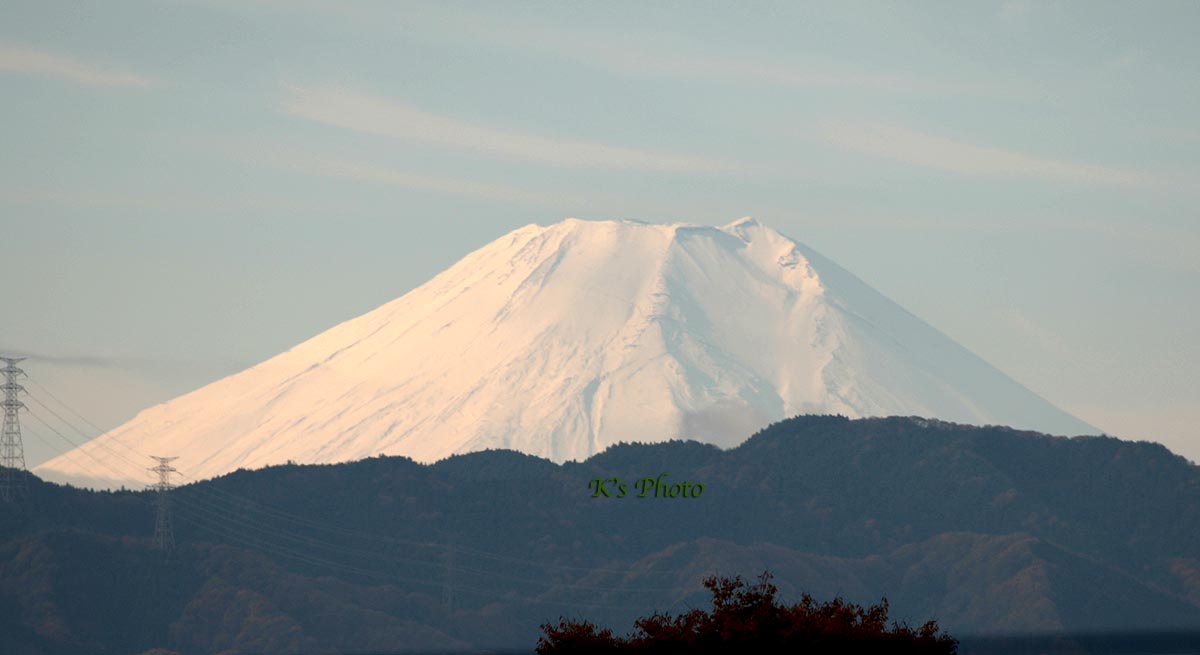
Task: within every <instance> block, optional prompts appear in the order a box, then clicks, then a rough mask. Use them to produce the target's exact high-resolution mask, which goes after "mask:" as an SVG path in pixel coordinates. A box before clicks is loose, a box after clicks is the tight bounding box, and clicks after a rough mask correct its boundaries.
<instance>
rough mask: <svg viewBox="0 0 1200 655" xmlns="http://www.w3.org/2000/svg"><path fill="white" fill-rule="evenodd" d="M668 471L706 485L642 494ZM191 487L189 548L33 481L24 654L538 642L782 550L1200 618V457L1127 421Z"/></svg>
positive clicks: (13, 595) (927, 609)
mask: <svg viewBox="0 0 1200 655" xmlns="http://www.w3.org/2000/svg"><path fill="white" fill-rule="evenodd" d="M177 464H178V466H179V467H180V469H181V470H184V471H186V470H187V465H188V463H187V462H185V461H179V462H178V463H177ZM664 473H665V474H666V475H665V476H663V477H662V478H661V480H662V483H663V484H662V485H661V486H660V488H661V489H671V488H672V487H670V486H668V485H670V484H674V483H679V484H680V487H677V488H674V490H676V491H679V490H682V489H683V488H684V487H683V483H684V482H687V483H688V487H687V488H688V489H689V490H690V491H689V492H688V493H687V494H680V495H677V496H676V497H664V496H663V495H662V494H659V497H653V494H652V493H648V494H647V497H639V496H638V494H639V491H641V489H642V488H644V487H646V486H649V485H648V484H642V485H641V486H638V484H637V481H638V480H642V479H644V478H647V477H650V478H655V479H656V480H658V479H659V476H660V474H664ZM612 479H616V482H615V483H614V482H612V481H611V480H612ZM595 480H601V481H604V480H609V482H606V483H604V485H603V486H604V489H605V491H608V492H609V493H610V494H611V496H610V497H603V496H602V497H595V495H594V494H595V492H596V491H597V484H596V483H595V482H593V481H595ZM621 483H624V484H625V485H626V489H627V491H626V495H625V496H624V497H620V493H619V491H618V490H619V485H620V484H621ZM698 484H702V485H703V492H702V493H700V494H699V496H698V497H694V494H695V493H696V489H697V486H696V485H698ZM170 498H171V501H172V516H173V518H174V523H175V526H174V528H175V529H174V532H175V538H176V541H177V543H178V546H177V547H176V548H175V549H174V550H173V551H172V552H171V553H170V555H169V556H167V557H164V556H163V555H162V554H161V553H159V552H158V551H155V550H154V549H152V548H151V543H150V542H151V536H152V534H153V530H154V524H155V501H156V498H155V494H153V493H152V492H142V491H139V492H130V491H121V492H91V491H85V490H79V489H73V488H69V487H61V486H57V485H51V484H47V483H43V482H41V481H39V480H36V479H32V478H31V479H30V495H29V497H28V498H27V499H26V500H24V501H23V502H21V503H19V504H15V505H3V506H0V631H2V632H3V634H5V635H6V641H9V643H11V644H15V645H13V646H12V648H9V647H8V645H7V644H6V648H5V649H4V650H5V652H6V653H7V652H13V653H21V652H29V653H34V652H37V653H42V652H62V653H135V652H141V651H145V650H148V649H151V648H155V647H161V648H167V649H171V650H175V651H178V652H181V653H211V652H220V651H223V650H234V651H259V652H261V651H278V650H288V649H291V650H305V651H313V650H318V651H319V650H326V651H328V650H356V651H366V650H376V651H391V650H405V649H409V650H411V649H418V650H430V649H444V648H462V647H482V646H494V647H526V648H528V647H531V646H532V644H533V643H534V641H536V636H537V633H538V626H539V624H541V623H543V622H545V621H547V620H550V619H554V618H557V617H558V616H559V615H578V614H580V613H586V614H587V615H588V616H589V617H590V618H596V619H599V620H602V621H606V622H611V624H613V625H628V624H629V621H630V620H631V619H632V618H633V617H635V616H639V615H643V614H646V613H647V612H648V611H651V610H653V609H681V608H683V607H685V606H687V605H688V604H689V603H691V604H693V605H696V604H699V603H702V602H703V601H704V599H705V598H706V597H707V596H706V594H705V592H704V590H703V588H702V587H701V586H700V581H701V579H702V578H703V577H704V576H705V575H707V574H710V573H715V572H720V573H724V574H733V573H741V574H744V575H755V574H757V573H758V572H760V571H762V570H764V569H770V570H771V571H772V572H773V573H774V574H775V581H776V582H777V583H778V584H779V587H780V589H781V593H782V594H783V595H785V596H786V595H789V594H791V595H798V594H799V593H801V592H808V593H810V594H812V595H814V596H815V597H817V598H832V597H834V596H837V595H841V596H844V597H846V598H847V599H849V600H852V601H855V602H864V603H865V602H876V601H878V600H879V598H880V597H882V596H884V595H886V596H887V597H888V599H889V601H890V602H891V604H892V608H893V612H892V614H893V616H896V617H898V618H906V617H907V618H911V619H914V620H918V619H919V620H924V619H926V618H936V619H938V620H939V622H940V623H941V624H942V625H943V627H945V628H947V629H949V630H950V631H951V632H953V633H956V634H964V633H971V632H994V631H1017V632H1029V631H1033V632H1036V631H1059V630H1067V631H1087V630H1099V629H1105V630H1112V629H1127V628H1145V629H1163V628H1191V629H1195V628H1200V468H1198V467H1197V466H1195V465H1193V464H1191V463H1189V462H1187V461H1186V460H1184V459H1183V458H1180V457H1178V456H1176V455H1173V454H1171V453H1170V452H1169V451H1168V450H1167V449H1165V448H1163V447H1162V446H1159V445H1156V444H1150V443H1132V442H1127V441H1120V440H1117V439H1113V438H1107V437H1077V438H1073V439H1065V438H1058V437H1049V436H1045V435H1040V434H1036V433H1030V432H1020V431H1015V430H1011V429H1007V428H1002V427H986V428H979V427H970V426H963V425H955V424H949V423H943V422H938V421H930V420H924V419H916V418H887V419H863V420H847V419H845V418H841V417H825V416H804V417H798V418H795V419H791V420H787V421H783V422H781V423H778V424H775V425H772V426H771V427H769V428H767V429H765V430H763V431H761V432H759V433H758V434H756V435H754V436H753V437H752V438H750V439H749V440H748V441H746V442H745V443H743V444H742V445H741V446H739V447H737V448H735V449H732V450H728V451H722V450H719V449H717V448H715V447H712V446H707V445H701V444H698V443H694V442H670V443H664V444H655V445H643V444H623V445H619V446H616V447H614V448H611V449H609V450H608V451H606V452H604V453H602V454H599V455H596V456H594V457H592V458H590V459H589V460H587V461H585V462H582V463H566V464H563V465H557V464H554V463H552V462H550V461H547V460H543V459H538V458H535V457H530V456H526V455H521V454H518V453H515V452H511V451H488V452H481V453H474V454H470V455H463V456H456V457H452V458H450V459H447V460H443V461H441V462H438V463H437V464H433V465H420V464H416V463H414V462H412V461H410V460H407V459H404V458H393V457H378V458H372V459H367V460H362V461H358V462H352V463H346V464H336V465H321V466H295V465H289V466H279V467H272V468H268V469H264V470H258V471H238V472H235V473H232V474H229V475H226V476H224V477H221V478H218V479H215V480H210V481H205V482H200V483H195V484H189V485H186V486H183V487H180V488H178V489H176V490H174V491H172V492H171V494H170Z"/></svg>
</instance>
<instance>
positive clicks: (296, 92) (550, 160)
mask: <svg viewBox="0 0 1200 655" xmlns="http://www.w3.org/2000/svg"><path fill="white" fill-rule="evenodd" d="M287 92H288V94H287V97H286V98H285V100H284V103H283V106H284V111H286V112H287V113H288V114H290V115H292V116H297V117H300V118H304V119H307V120H311V121H315V122H318V123H322V124H325V125H331V126H334V127H339V128H343V129H347V130H352V131H355V132H361V133H364V134H374V135H378V136H386V137H391V138H395V139H403V140H408V141H417V142H422V143H429V144H434V145H439V146H447V147H451V148H457V149H461V150H470V151H474V152H478V153H480V154H483V155H485V156H488V157H493V158H496V159H504V160H510V161H525V162H534V163H539V164H547V165H550V166H558V167H563V168H596V169H609V170H640V171H659V172H676V173H717V172H724V171H730V170H733V166H731V165H729V164H727V163H724V162H720V161H717V160H713V159H709V158H707V157H700V156H692V155H680V154H672V153H664V152H657V151H653V150H643V149H639V148H627V147H622V146H612V145H607V144H602V143H594V142H590V141H579V140H574V139H558V138H551V137H544V136H540V135H535V134H527V133H521V132H513V131H506V130H501V129H497V128H493V127H489V126H485V125H479V124H475V123H469V122H466V121H462V120H458V119H456V118H451V117H449V116H443V115H439V114H434V113H430V112H427V111H423V110H420V109H417V108H415V107H412V106H410V105H408V104H405V103H403V102H400V101H397V100H392V99H388V98H381V97H377V96H372V95H367V94H363V93H356V92H352V91H347V90H344V89H336V88H330V87H321V86H316V87H304V86H288V87H287Z"/></svg>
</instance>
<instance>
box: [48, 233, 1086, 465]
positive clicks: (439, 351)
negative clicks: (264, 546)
mask: <svg viewBox="0 0 1200 655" xmlns="http://www.w3.org/2000/svg"><path fill="white" fill-rule="evenodd" d="M800 413H840V414H845V415H849V416H852V417H857V416H881V415H893V414H902V415H920V416H928V417H937V418H942V419H947V420H952V421H958V422H965V423H976V424H1005V425H1012V426H1015V427H1021V428H1032V429H1038V430H1042V431H1046V432H1051V433H1057V434H1079V433H1084V432H1093V431H1094V430H1093V429H1092V428H1091V427H1090V426H1088V425H1086V424H1085V423H1082V422H1081V421H1079V420H1078V419H1075V418H1074V417H1072V416H1070V415H1068V414H1066V413H1064V412H1062V411H1061V410H1058V409H1056V408H1055V407H1053V406H1052V405H1050V404H1049V403H1048V402H1046V401H1045V400H1043V399H1042V398H1040V397H1038V396H1037V395H1035V394H1033V393H1032V392H1030V391H1029V390H1027V389H1025V388H1024V387H1022V386H1021V385H1020V384H1018V383H1016V382H1014V381H1013V380H1012V379H1010V378H1008V377H1007V376H1005V375H1004V374H1003V373H1001V372H999V371H997V370H996V369H994V368H992V367H991V366H989V365H988V364H987V363H985V362H984V361H983V360H981V359H979V358H978V357H976V356H974V355H972V354H971V353H970V352H968V351H966V350H965V349H964V348H962V347H961V346H959V345H958V344H956V343H955V342H953V341H952V340H950V339H949V338H947V337H946V336H945V335H943V334H941V333H940V332H938V331H937V330H935V329H934V328H932V327H930V326H929V325H927V324H925V323H923V322H922V321H921V320H920V319H917V318H916V317H914V316H913V315H911V314H909V313H908V312H907V311H905V310H904V309H902V308H900V307H899V306H897V305H896V304H895V303H892V302H891V301H889V300H888V299H887V298H884V297H883V296H882V295H880V294H879V293H877V292H875V291H873V290H872V289H871V288H869V287H868V286H866V285H865V284H864V283H863V282H861V281H860V280H859V279H858V278H856V277H854V276H853V275H851V274H850V273H848V272H846V271H845V270H843V269H842V268H840V267H839V266H837V265H836V264H834V263H833V262H831V261H829V260H828V259H826V258H824V257H822V256H821V255H819V254H817V253H816V252H813V251H812V250H810V249H809V248H807V247H806V246H804V245H801V244H799V243H796V242H794V241H792V240H791V239H789V238H787V237H785V236H783V235H781V234H779V233H778V232H775V231H774V230H771V229H770V228H767V227H764V226H762V225H760V224H758V223H757V222H755V221H753V220H752V219H741V220H739V221H735V222H734V223H731V224H729V225H726V226H724V227H719V228H718V227H700V226H693V225H680V224H676V225H655V224H645V223H638V222H632V221H597V222H591V221H581V220H577V219H568V220H566V221H563V222H560V223H557V224H554V225H550V226H548V227H542V226H538V225H527V226H525V227H523V228H520V229H518V230H516V231H514V232H511V233H509V234H507V235H505V236H504V237H501V238H500V239H497V240H496V241H494V242H492V243H490V244H488V245H487V246H484V247H483V248H481V249H479V250H477V251H475V252H473V253H471V254H469V255H467V256H466V257H465V258H463V259H462V260H461V261H459V262H458V263H457V264H455V265H454V266H452V267H451V268H449V269H448V270H446V271H445V272H443V273H441V274H440V275H438V276H437V277H435V278H433V279H432V280H430V281H429V282H427V283H426V284H424V285H422V286H421V287H419V288H417V289H415V290H413V291H412V292H410V293H408V294H405V295H404V296H402V297H401V298H399V299H396V300H394V301H392V302H389V303H387V304H385V305H383V306H381V307H379V308H377V309H375V310H373V311H371V312H368V313H367V314H364V315H362V316H359V317H357V318H354V319H351V320H349V321H346V322H344V323H342V324H340V325H337V326H336V327H334V328H332V329H330V330H328V331H326V332H324V333H322V334H319V335H317V336H316V337H313V338H312V339H309V340H308V341H306V342H304V343H301V344H300V345H298V346H296V347H294V348H292V349H291V350H289V351H287V352H285V353H282V354H280V355H277V356H275V357H273V358H271V359H269V360H267V361H265V362H262V363H261V364H258V365H257V366H254V367H252V368H250V369H247V370H245V371H242V372H241V373H238V374H235V375H232V376H229V377H227V378H225V379H222V380H219V381H217V382H214V383H212V384H209V385H207V386H205V387H203V388H201V389H198V390H196V391H194V392H192V393H189V394H186V395H184V396H181V397H179V398H176V399H174V400H171V401H169V402H166V403H163V404H161V405H158V406H156V407H152V408H150V409H147V410H145V411H143V412H141V413H140V414H138V415H137V416H136V417H135V418H134V419H133V420H131V421H129V422H128V423H126V424H124V425H122V426H120V427H118V428H116V429H114V430H112V431H111V432H109V433H107V434H105V435H102V436H101V437H99V438H97V439H96V440H94V441H93V442H90V443H88V444H86V445H84V446H83V447H82V448H81V449H79V450H87V451H88V452H87V453H79V452H73V453H68V455H66V456H61V457H58V458H55V459H53V460H51V461H49V462H46V463H45V464H43V465H41V466H40V467H38V468H37V469H36V472H37V473H38V474H39V475H43V476H45V477H48V478H51V479H76V480H79V479H84V478H95V477H96V476H97V475H105V474H107V472H106V471H105V470H101V469H98V467H97V466H96V465H95V464H96V462H95V459H100V460H106V461H109V462H111V463H112V466H111V468H117V469H121V470H128V469H130V468H131V467H130V466H129V465H128V464H127V463H124V462H121V461H118V460H116V459H114V456H115V454H122V453H123V454H125V455H126V456H130V452H131V451H129V450H126V448H125V447H126V446H127V447H128V448H129V449H132V451H134V452H137V453H142V454H155V455H176V456H178V457H179V459H178V461H177V465H178V467H179V468H180V469H181V470H182V471H184V472H186V473H187V474H189V475H190V476H191V477H193V478H201V477H208V476H213V475H218V474H221V473H225V472H228V471H232V470H235V469H237V468H243V467H244V468H255V467H261V466H264V465H267V464H275V463H283V462H286V461H288V460H293V461H296V462H303V463H319V462H338V461H346V460H353V459H357V458H362V457H367V456H372V455H376V454H381V453H383V454H389V455H407V456H409V457H412V458H414V459H416V460H418V461H434V460H437V459H440V458H444V457H446V456H449V455H451V454H454V453H462V452H469V451H474V450H482V449H486V448H511V449H515V450H519V451H522V452H526V453H531V454H534V455H540V456H544V457H549V458H551V459H554V460H556V461H562V460H567V459H580V458H585V457H587V456H588V455H591V454H593V453H596V452H599V451H601V450H603V449H604V448H605V447H607V446H609V445H611V444H614V443H616V442H619V441H661V440H666V439H670V438H677V437H683V438H696V439H700V440H703V441H708V442H711V443H716V444H718V445H721V446H732V445H735V444H737V443H739V442H740V441H742V440H743V439H745V438H746V437H747V436H748V435H749V434H750V433H751V432H753V431H754V430H755V429H757V428H759V427H762V426H763V425H765V424H767V423H768V422H770V421H774V420H778V419H781V418H784V417H787V416H791V415H795V414H800ZM114 442H115V443H114ZM112 477H117V476H116V475H115V474H114V475H113V476H112ZM118 481H120V482H126V483H133V484H139V483H142V482H144V481H145V474H144V473H142V472H140V471H136V470H131V471H130V472H129V474H128V478H126V479H123V480H118Z"/></svg>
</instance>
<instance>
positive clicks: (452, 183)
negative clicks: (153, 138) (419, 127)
mask: <svg viewBox="0 0 1200 655" xmlns="http://www.w3.org/2000/svg"><path fill="white" fill-rule="evenodd" d="M205 147H208V148H214V147H215V148H216V149H218V150H221V151H223V152H225V153H226V154H227V155H228V156H230V157H233V158H234V159H237V160H239V161H243V162H246V163H249V164H253V165H256V166H267V167H270V168H275V169H280V170H286V171H291V172H294V173H299V174H301V175H311V176H316V177H326V178H335V179H344V180H355V181H359V182H367V183H371V184H379V185H384V186H391V187H397V188H402V189H414V190H418V191H434V192H438V193H449V194H454V195H461V196H473V197H478V198H486V199H489V200H499V201H503V202H517V203H524V204H534V205H554V204H557V203H573V202H578V201H579V200H578V199H575V198H569V197H566V196H564V195H561V194H554V193H539V192H535V191H527V190H524V189H518V188H516V187H512V186H508V185H503V184H488V183H481V182H475V181H472V180H467V179H462V178H456V177H449V176H438V175H427V174H423V173H414V172H411V171H405V170H401V169H397V168H393V167H390V166H385V165H379V164H372V163H364V162H360V161H354V160H350V159H345V158H342V157H336V156H328V155H324V154H317V153H313V152H309V151H307V150H304V149H301V148H296V147H293V146H289V145H281V144H257V145H255V146H254V147H245V146H244V145H239V144H224V145H221V144H213V143H210V144H207V145H206V146H205Z"/></svg>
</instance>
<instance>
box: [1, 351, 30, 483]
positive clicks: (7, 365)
mask: <svg viewBox="0 0 1200 655" xmlns="http://www.w3.org/2000/svg"><path fill="white" fill-rule="evenodd" d="M23 359H25V358H24V357H0V362H4V368H0V372H3V373H4V385H3V386H2V387H0V388H3V389H4V401H3V403H0V404H3V405H4V431H3V433H0V500H3V501H4V502H6V503H11V502H13V501H15V500H17V499H19V498H21V497H22V496H24V495H25V493H26V492H27V491H28V490H27V489H26V487H25V447H24V445H23V444H22V443H21V417H20V416H19V415H18V412H20V410H22V409H24V408H25V404H24V403H22V402H21V401H20V400H18V399H17V394H19V393H21V392H22V391H25V387H22V386H21V385H19V384H17V378H18V377H19V376H24V375H25V371H22V370H21V369H19V368H17V362H20V361H21V360H23Z"/></svg>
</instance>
